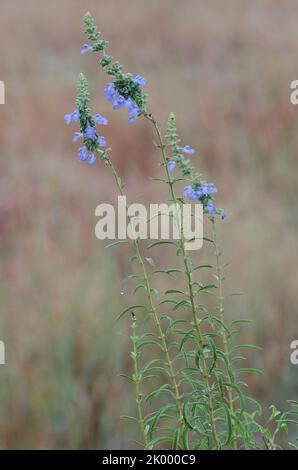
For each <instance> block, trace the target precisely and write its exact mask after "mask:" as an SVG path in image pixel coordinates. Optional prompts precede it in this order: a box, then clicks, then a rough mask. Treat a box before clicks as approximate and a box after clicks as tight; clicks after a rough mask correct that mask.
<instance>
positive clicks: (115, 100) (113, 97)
mask: <svg viewBox="0 0 298 470" xmlns="http://www.w3.org/2000/svg"><path fill="white" fill-rule="evenodd" d="M104 95H105V97H106V99H107V100H108V101H109V102H110V103H112V104H113V110H116V109H119V108H122V107H123V106H124V107H125V108H127V109H128V123H129V124H133V123H134V122H136V120H137V118H138V117H139V116H140V114H141V112H140V110H139V108H138V106H137V105H136V103H135V102H134V101H133V99H132V98H128V99H125V98H123V96H121V95H120V93H118V91H117V90H116V89H115V86H114V83H108V84H107V85H106V86H105V88H104Z"/></svg>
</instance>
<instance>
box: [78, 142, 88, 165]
mask: <svg viewBox="0 0 298 470" xmlns="http://www.w3.org/2000/svg"><path fill="white" fill-rule="evenodd" d="M87 158H88V150H87V148H86V147H85V146H84V147H80V148H79V150H78V159H79V160H81V162H84V161H86V160H87Z"/></svg>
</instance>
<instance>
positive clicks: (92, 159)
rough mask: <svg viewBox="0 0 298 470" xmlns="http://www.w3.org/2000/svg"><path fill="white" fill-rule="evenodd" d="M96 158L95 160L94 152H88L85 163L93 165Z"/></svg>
mask: <svg viewBox="0 0 298 470" xmlns="http://www.w3.org/2000/svg"><path fill="white" fill-rule="evenodd" d="M96 160H97V158H96V155H95V154H94V153H90V154H89V155H88V158H87V163H88V165H94V163H95V162H96Z"/></svg>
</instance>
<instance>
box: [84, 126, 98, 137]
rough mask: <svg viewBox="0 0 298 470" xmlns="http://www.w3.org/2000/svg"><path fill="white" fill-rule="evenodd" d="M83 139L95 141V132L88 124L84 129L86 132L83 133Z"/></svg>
mask: <svg viewBox="0 0 298 470" xmlns="http://www.w3.org/2000/svg"><path fill="white" fill-rule="evenodd" d="M84 137H86V139H95V138H96V131H95V129H94V127H92V126H90V124H88V126H87V127H86V130H85V132H84Z"/></svg>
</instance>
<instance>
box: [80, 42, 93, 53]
mask: <svg viewBox="0 0 298 470" xmlns="http://www.w3.org/2000/svg"><path fill="white" fill-rule="evenodd" d="M91 51H93V46H90V44H84V45H83V47H82V49H81V52H80V55H85V54H87V53H88V52H91Z"/></svg>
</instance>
